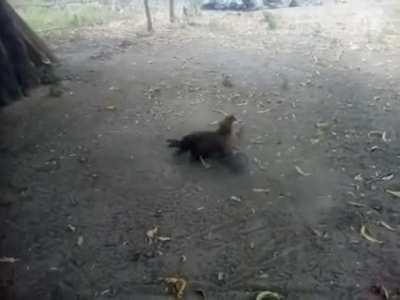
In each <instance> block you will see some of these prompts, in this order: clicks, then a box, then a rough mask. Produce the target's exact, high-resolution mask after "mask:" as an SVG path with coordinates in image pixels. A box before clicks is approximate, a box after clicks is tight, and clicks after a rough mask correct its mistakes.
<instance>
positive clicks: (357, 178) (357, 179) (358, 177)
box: [354, 174, 363, 181]
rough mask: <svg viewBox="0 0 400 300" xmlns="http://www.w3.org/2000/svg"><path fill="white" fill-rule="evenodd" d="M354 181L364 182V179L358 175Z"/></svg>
mask: <svg viewBox="0 0 400 300" xmlns="http://www.w3.org/2000/svg"><path fill="white" fill-rule="evenodd" d="M354 180H356V181H363V178H362V176H361V174H358V175H356V176H354Z"/></svg>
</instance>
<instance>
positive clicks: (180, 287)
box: [164, 277, 187, 300]
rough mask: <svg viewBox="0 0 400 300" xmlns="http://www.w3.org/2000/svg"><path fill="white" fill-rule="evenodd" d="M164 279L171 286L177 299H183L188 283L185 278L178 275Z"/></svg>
mask: <svg viewBox="0 0 400 300" xmlns="http://www.w3.org/2000/svg"><path fill="white" fill-rule="evenodd" d="M164 281H165V283H166V284H167V285H168V286H169V288H170V289H171V291H172V293H173V294H174V295H175V298H176V299H178V300H179V299H183V294H184V292H185V288H186V285H187V282H186V280H185V279H183V278H177V277H167V278H165V279H164Z"/></svg>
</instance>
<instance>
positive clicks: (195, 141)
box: [167, 114, 237, 168]
mask: <svg viewBox="0 0 400 300" xmlns="http://www.w3.org/2000/svg"><path fill="white" fill-rule="evenodd" d="M235 121H237V119H236V117H235V116H234V115H232V114H229V115H227V116H226V117H225V118H224V119H223V120H222V121H221V122H220V123H219V126H218V128H217V129H216V130H214V131H194V132H192V133H189V134H187V135H185V136H183V137H182V138H181V139H179V140H178V139H167V143H168V147H170V148H177V152H176V154H177V155H181V154H183V153H186V152H190V156H191V159H192V160H193V161H200V162H201V163H202V164H203V166H204V167H206V168H208V167H209V165H208V164H207V163H205V159H206V158H224V157H228V156H231V155H232V154H233V152H234V149H235V146H236V145H235V144H236V138H235V137H234V136H233V131H232V124H233V123H234V122H235Z"/></svg>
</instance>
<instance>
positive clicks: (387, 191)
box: [386, 190, 400, 198]
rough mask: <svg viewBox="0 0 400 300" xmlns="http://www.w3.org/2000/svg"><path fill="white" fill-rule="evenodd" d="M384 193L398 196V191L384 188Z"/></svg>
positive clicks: (399, 195) (399, 193) (399, 194)
mask: <svg viewBox="0 0 400 300" xmlns="http://www.w3.org/2000/svg"><path fill="white" fill-rule="evenodd" d="M386 193H388V194H390V195H392V196H395V197H398V198H400V191H393V190H386Z"/></svg>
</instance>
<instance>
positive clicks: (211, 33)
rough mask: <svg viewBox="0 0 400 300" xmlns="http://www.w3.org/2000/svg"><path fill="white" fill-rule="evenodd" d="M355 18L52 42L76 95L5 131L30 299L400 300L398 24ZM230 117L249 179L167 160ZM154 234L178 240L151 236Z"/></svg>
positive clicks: (10, 236)
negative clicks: (239, 126)
mask: <svg viewBox="0 0 400 300" xmlns="http://www.w3.org/2000/svg"><path fill="white" fill-rule="evenodd" d="M353 3H355V4H359V3H357V2H353ZM353 3H350V4H349V3H348V4H342V5H339V6H337V7H335V8H334V7H317V8H307V9H288V10H276V11H274V12H273V14H274V15H275V16H276V18H277V19H276V20H277V25H278V27H277V28H276V29H275V30H268V28H267V27H268V26H267V23H266V22H265V19H264V16H263V12H254V13H248V14H233V13H226V14H221V13H207V14H203V15H202V16H198V17H192V18H191V19H190V21H189V23H187V22H183V21H182V22H180V23H178V24H175V25H173V26H171V25H167V24H165V23H162V22H161V21H159V23H156V30H157V31H156V32H155V33H154V34H152V35H146V34H143V28H144V27H143V23H134V22H121V23H117V24H113V25H110V26H104V27H99V28H88V29H82V30H80V31H79V32H75V33H70V34H69V38H68V40H65V39H64V40H55V39H54V40H53V45H54V47H55V49H56V51H57V53H58V54H59V56H60V57H61V58H62V63H63V64H62V67H61V69H60V74H62V76H63V78H64V80H63V89H64V93H63V95H62V96H61V97H50V96H49V95H48V93H49V91H48V88H41V89H39V90H37V91H35V92H34V93H33V94H32V96H31V97H30V98H29V99H25V100H24V101H20V102H18V103H16V104H15V105H12V106H10V107H8V108H6V109H5V110H3V111H2V112H1V117H0V131H1V143H2V144H1V157H0V170H1V172H0V183H1V186H2V191H3V192H2V198H1V203H0V204H1V207H0V213H1V231H0V234H1V235H0V237H1V238H0V257H14V258H17V259H18V261H17V262H15V263H12V266H13V267H14V268H15V286H16V293H17V299H41V300H44V299H64V300H65V299H68V300H69V299H108V298H112V299H172V296H169V295H168V294H167V292H166V287H165V285H164V284H163V283H162V278H164V277H168V276H177V275H179V276H183V278H185V279H186V280H187V281H188V283H189V285H188V287H187V289H186V293H187V294H186V295H187V297H186V299H255V295H256V294H257V292H260V291H264V290H271V291H274V292H278V293H280V294H282V295H283V296H284V297H285V299H384V298H383V296H378V295H376V293H375V294H374V293H373V292H371V287H372V286H374V285H378V286H381V287H382V286H384V287H385V288H386V289H387V291H388V292H389V293H390V294H391V297H393V299H395V297H396V296H395V294H396V293H397V292H398V289H399V288H400V286H399V278H400V269H399V267H400V262H399V259H400V254H399V253H400V249H399V248H400V239H399V231H400V226H399V225H400V221H399V220H400V219H399V217H400V198H398V197H396V196H393V195H390V194H389V193H388V192H387V189H389V190H394V191H397V190H399V189H400V188H399V185H398V184H399V183H400V182H399V178H400V171H399V167H398V162H399V158H400V156H399V151H400V147H399V144H398V143H399V138H400V136H399V133H398V128H399V125H400V124H399V122H400V121H399V118H398V115H399V112H400V105H399V104H400V102H399V101H400V88H399V85H398V82H399V79H400V72H399V65H400V54H399V53H398V45H399V43H398V41H399V33H398V31H396V30H395V29H396V28H399V27H396V26H392V27H391V25H393V24H395V23H390V22H392V21H393V22H395V21H397V19H396V18H395V16H392V15H391V14H392V12H394V11H395V10H394V9H393V7H392V6H391V5H392V4H391V3H390V2H383V3H382V2H380V3H377V2H374V3H368V4H369V5H375V6H372V7H371V6H367V5H364V6H363V5H361V6H355V4H354V5H353ZM363 3H366V2H365V1H364V2H363ZM221 15H223V16H224V18H221ZM389 21H390V22H389ZM225 74H226V75H229V76H231V81H232V84H233V86H232V87H225V86H224V85H223V84H222V82H223V76H224V75H225ZM221 111H223V112H230V113H234V114H236V115H237V116H238V117H239V118H240V119H241V120H242V121H243V124H244V140H243V142H242V151H243V153H245V154H246V155H247V157H248V158H249V166H248V169H246V170H245V171H243V172H242V173H239V174H237V173H232V172H231V171H229V170H227V169H226V168H224V167H223V166H221V165H220V164H219V163H218V162H215V161H210V163H211V165H212V168H210V169H205V168H203V167H202V166H201V165H197V164H193V163H190V162H189V161H188V160H187V158H186V157H184V158H181V159H177V158H175V157H174V156H173V155H172V152H171V151H170V149H168V148H166V145H165V139H167V138H176V137H179V136H181V135H183V134H185V133H187V132H188V131H191V130H195V129H203V128H204V129H207V128H213V125H210V124H212V123H213V122H214V121H216V120H219V119H221V118H222V117H223V115H222V114H221ZM232 196H234V197H232ZM156 225H157V226H159V233H158V236H161V237H169V238H170V240H167V241H162V240H159V239H154V240H153V241H149V240H148V239H146V232H148V231H149V230H150V229H152V228H154V226H156ZM362 226H366V228H367V232H368V234H369V235H370V236H372V237H373V238H375V239H377V240H379V241H380V242H376V241H374V240H368V239H366V238H365V237H363V236H362V235H361V234H360V230H361V227H362ZM0 266H2V269H5V268H6V267H7V268H9V267H10V263H0ZM196 291H197V294H196ZM198 291H202V292H203V295H202V293H201V292H198ZM375 292H376V289H375ZM368 297H369V298H368Z"/></svg>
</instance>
